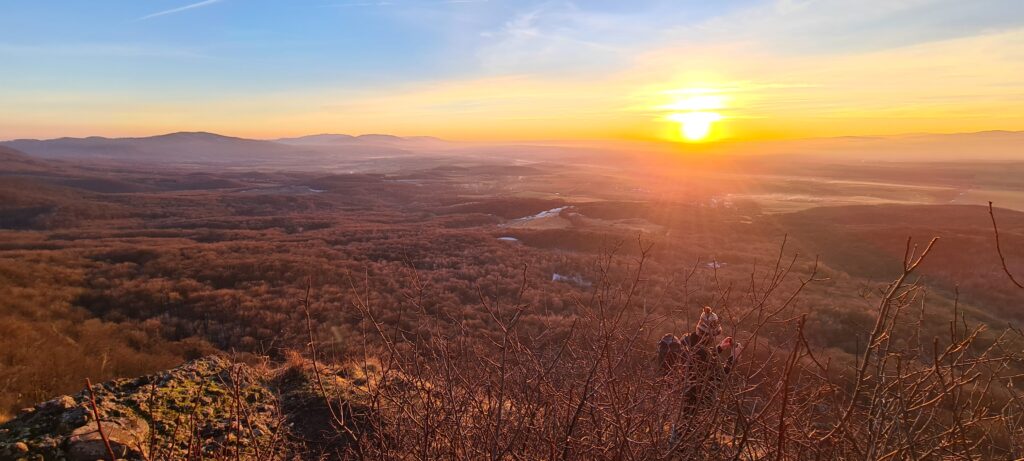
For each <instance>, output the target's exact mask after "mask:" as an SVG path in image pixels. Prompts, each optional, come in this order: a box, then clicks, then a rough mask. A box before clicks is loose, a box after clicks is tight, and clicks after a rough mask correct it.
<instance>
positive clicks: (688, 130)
mask: <svg viewBox="0 0 1024 461" xmlns="http://www.w3.org/2000/svg"><path fill="white" fill-rule="evenodd" d="M721 119H722V116H721V115H719V114H718V113H715V112H683V113H674V114H672V115H669V120H672V121H673V122H678V123H679V134H680V135H681V136H682V138H683V139H684V140H686V141H690V142H699V141H704V140H706V139H707V138H708V135H710V134H711V128H712V126H713V125H714V123H715V122H717V121H719V120H721Z"/></svg>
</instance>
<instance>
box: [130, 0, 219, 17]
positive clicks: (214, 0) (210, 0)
mask: <svg viewBox="0 0 1024 461" xmlns="http://www.w3.org/2000/svg"><path fill="white" fill-rule="evenodd" d="M221 1H223V0H204V1H201V2H196V3H190V4H188V5H185V6H179V7H177V8H171V9H169V10H164V11H158V12H156V13H153V14H147V15H145V16H143V17H141V18H138V19H136V20H137V21H145V20H147V19H153V18H156V17H159V16H166V15H168V14H174V13H180V12H182V11H188V10H193V9H196V8H202V7H204V6H210V5H213V4H214V3H220V2H221Z"/></svg>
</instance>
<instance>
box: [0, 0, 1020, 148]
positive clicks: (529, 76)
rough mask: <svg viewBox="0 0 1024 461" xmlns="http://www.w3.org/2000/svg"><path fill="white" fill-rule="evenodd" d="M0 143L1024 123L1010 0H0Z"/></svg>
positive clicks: (818, 132)
mask: <svg viewBox="0 0 1024 461" xmlns="http://www.w3.org/2000/svg"><path fill="white" fill-rule="evenodd" d="M0 8H2V11H3V12H2V14H0V30H3V31H4V32H3V33H2V34H0V139H12V138H51V137H60V136H89V135H101V136H144V135H153V134H160V133H167V132H174V131H211V132H217V133H221V134H227V135H234V136H244V137H253V138H267V139H270V138H276V137H283V136H297V135H304V134H313V133H350V134H361V133H390V134H396V135H432V136H439V137H443V138H448V139H454V140H541V139H545V140H550V139H565V140H574V139H597V140H601V139H615V140H668V141H685V142H706V141H716V140H726V139H728V140H761V139H776V138H782V139H791V138H806V137H829V136H856V135H886V134H900V133H922V132H935V133H949V132H971V131H983V130H1024V1H1021V0H970V1H965V0H884V1H883V0H857V1H854V0H738V1H729V0H718V1H708V0H699V1H690V0H675V1H669V0H630V1H622V0H577V1H560V0H553V1H538V0H385V1H375V0H351V1H345V0H338V1H332V0H320V1H316V0H312V1H307V0H290V1H267V0H199V1H194V0H130V1H129V0H95V1H89V2H84V1H77V0H76V1H46V0H37V1H30V0H0Z"/></svg>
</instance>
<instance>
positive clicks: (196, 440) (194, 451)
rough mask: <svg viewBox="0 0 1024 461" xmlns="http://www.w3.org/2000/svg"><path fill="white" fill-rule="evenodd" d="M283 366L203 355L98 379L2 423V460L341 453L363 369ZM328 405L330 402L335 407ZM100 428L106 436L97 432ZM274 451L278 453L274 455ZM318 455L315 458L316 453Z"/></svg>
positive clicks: (358, 410) (358, 414) (361, 389)
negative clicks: (164, 367)
mask: <svg viewBox="0 0 1024 461" xmlns="http://www.w3.org/2000/svg"><path fill="white" fill-rule="evenodd" d="M291 362H292V363H291V364H290V365H287V366H284V367H281V368H280V369H278V370H269V369H263V368H260V369H256V368H253V367H250V366H246V365H244V364H239V363H233V362H231V361H229V360H227V359H224V358H220V357H206V358H203V359H199V360H195V361H192V362H188V363H186V364H184V365H182V366H180V367H177V368H174V369H171V370H168V371H164V372H160V373H155V374H152V375H148V376H143V377H140V378H136V379H119V380H114V381H109V382H106V383H103V384H94V385H93V386H92V395H93V396H94V397H95V401H96V410H97V411H98V413H99V421H96V418H95V416H94V413H93V409H92V403H91V401H90V393H89V392H88V391H86V390H83V391H82V392H80V393H78V394H76V395H64V396H60V397H57V398H55V399H53V400H49V401H46V402H43V403H40V404H38V405H36V406H34V407H31V408H26V409H23V410H22V411H21V413H20V414H19V415H18V416H16V417H15V418H14V419H12V420H10V421H8V422H6V423H4V424H2V425H0V460H66V461H95V460H97V459H109V458H110V454H109V451H108V449H107V445H106V444H107V442H109V444H110V448H111V449H112V450H113V451H114V454H115V456H116V457H117V458H118V459H128V460H142V459H148V460H164V459H271V458H274V459H296V458H311V459H312V458H316V457H318V456H320V455H322V454H324V453H337V452H338V451H339V450H343V449H344V445H346V444H347V443H349V442H350V440H349V439H348V438H347V437H346V434H351V433H352V432H351V431H349V430H347V429H352V428H340V429H339V428H337V427H335V424H336V422H337V421H336V419H335V418H334V415H337V416H340V418H338V419H343V420H344V421H346V423H345V424H353V425H355V424H362V423H365V421H366V420H367V414H368V412H367V411H366V408H365V407H364V406H361V405H359V404H358V403H357V402H359V401H360V396H361V395H365V392H366V386H367V385H368V384H367V380H366V379H365V377H366V374H365V371H362V372H359V373H354V372H353V370H352V369H347V368H334V367H325V366H324V365H322V364H321V365H320V372H321V382H322V383H323V385H324V387H325V390H326V391H327V394H328V396H327V397H325V394H324V392H321V391H320V386H319V384H315V382H316V381H315V377H314V376H313V374H312V373H313V370H312V368H311V367H309V366H308V363H305V362H303V361H302V360H301V359H300V358H294V359H293V360H292V361H291ZM328 405H330V406H328ZM100 427H102V429H103V435H105V436H106V439H107V440H106V441H104V438H103V436H101V434H100V432H99V428H100ZM271 454H273V456H271ZM310 454H312V456H311V455H310Z"/></svg>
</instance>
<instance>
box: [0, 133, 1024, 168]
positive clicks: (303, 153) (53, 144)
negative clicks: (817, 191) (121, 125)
mask: <svg viewBox="0 0 1024 461" xmlns="http://www.w3.org/2000/svg"><path fill="white" fill-rule="evenodd" d="M0 146H5V147H8V148H12V149H16V150H18V151H21V152H23V153H25V154H28V155H29V156H31V157H34V158H37V159H39V158H42V159H89V160H108V161H118V162H123V161H137V162H158V163H173V164H237V163H239V162H260V163H262V164H280V163H288V162H291V163H293V164H294V163H295V162H299V163H302V162H307V161H313V162H316V161H328V162H330V161H334V160H359V159H370V158H378V159H379V158H385V157H405V156H409V155H412V154H441V155H452V154H454V155H466V154H468V155H484V156H490V157H494V158H508V157H510V156H512V157H515V158H525V157H529V156H533V157H536V158H543V159H551V158H554V157H562V156H567V155H571V154H572V155H576V156H577V157H580V156H582V157H581V158H590V159H594V158H596V157H595V156H596V155H597V154H596V153H597V152H598V151H600V152H603V153H604V154H618V155H623V154H625V155H633V154H638V155H648V154H652V153H659V152H660V153H662V154H667V155H671V156H678V153H679V152H687V151H689V150H699V151H701V152H704V153H713V154H716V155H737V156H744V155H748V154H750V155H778V154H782V155H794V156H797V157H803V158H807V159H814V158H819V159H825V158H829V159H831V160H844V159H845V160H846V161H851V160H852V161H862V160H880V161H973V160H992V161H1018V160H1019V161H1024V131H999V130H994V131H980V132H973V133H948V134H927V133H926V134H906V135H893V136H842V137H833V138H813V139H794V140H770V141H735V142H733V141H723V142H720V143H712V144H705V145H688V144H678V143H670V142H646V143H643V142H625V141H624V142H588V141H540V142H519V143H484V142H477V143H469V142H457V141H448V140H444V139H440V138H435V137H431V136H408V137H403V136H395V135H390V134H363V135H349V134H340V133H321V134H314V135H308V136H299V137H288V138H279V139H270V140H259V139H247V138H239V137H233V136H225V135H221V134H217V133H210V132H202V131H200V132H177V133H168V134H162V135H157V136H149V137H124V138H106V137H100V136H90V137H85V138H70V137H63V138H56V139H46V140H39V139H15V140H11V141H3V142H0ZM574 149H575V150H576V151H575V153H573V152H572V151H573V150H574ZM581 149H582V150H581ZM602 155H603V154H602Z"/></svg>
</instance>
